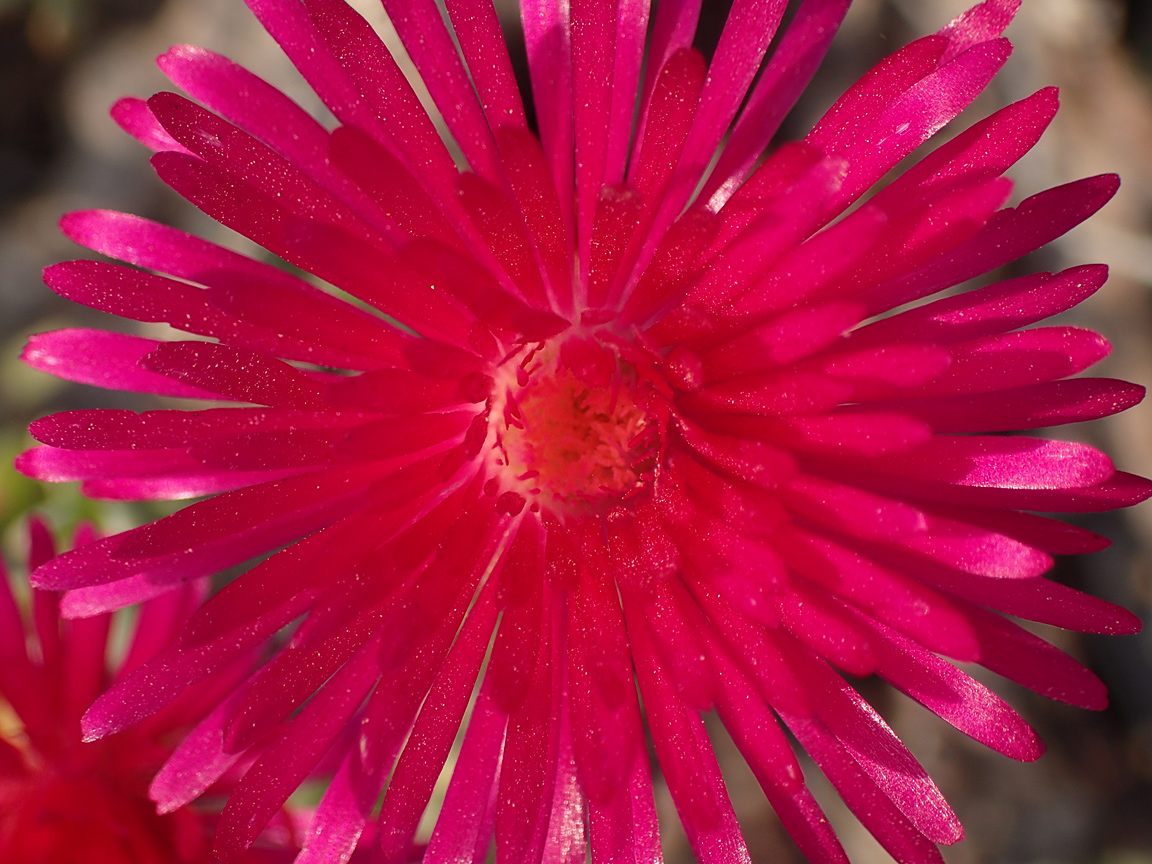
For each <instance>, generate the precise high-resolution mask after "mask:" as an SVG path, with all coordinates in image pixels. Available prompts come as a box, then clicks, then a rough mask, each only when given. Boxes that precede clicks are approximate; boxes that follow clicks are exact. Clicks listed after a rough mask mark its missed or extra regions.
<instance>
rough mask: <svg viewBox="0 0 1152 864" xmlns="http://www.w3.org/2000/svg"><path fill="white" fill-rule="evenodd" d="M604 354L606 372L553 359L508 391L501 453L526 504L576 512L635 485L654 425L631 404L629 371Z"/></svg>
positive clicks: (645, 460) (647, 456)
mask: <svg viewBox="0 0 1152 864" xmlns="http://www.w3.org/2000/svg"><path fill="white" fill-rule="evenodd" d="M604 356H605V357H608V358H610V360H611V365H612V366H613V367H614V368H611V372H610V373H609V372H606V371H605V370H604V369H603V367H602V368H601V369H600V370H598V371H597V372H596V373H595V374H589V373H588V370H580V374H577V373H576V372H573V371H572V370H570V369H569V368H567V367H566V366H565V365H564V364H563V362H562V361H561V360H560V359H559V357H553V358H551V359H550V360H548V361H545V362H542V363H540V364H539V365H537V366H536V367H535V369H534V370H533V371H532V372H531V374H530V375H529V376H528V379H527V381H526V382H525V383H523V384H522V386H519V387H518V388H514V390H513V393H512V398H511V399H510V403H509V410H508V411H507V412H506V416H507V420H508V426H507V428H506V429H505V431H504V432H503V436H502V439H503V440H502V443H503V451H504V457H505V459H506V463H507V466H508V473H509V475H511V477H513V478H515V481H516V482H517V483H518V484H519V488H520V489H521V491H522V492H523V493H524V494H525V495H526V496H529V497H528V500H529V501H530V502H533V501H539V503H540V505H541V506H543V507H548V508H550V509H553V510H556V511H560V512H564V511H571V510H574V509H577V510H578V509H584V508H585V507H587V506H588V505H592V504H595V503H596V502H597V501H600V500H602V499H616V500H619V499H622V498H626V497H628V496H630V495H631V494H633V493H634V492H635V491H636V490H638V489H639V488H640V487H641V486H642V485H643V478H644V475H645V473H646V471H647V470H648V462H649V461H650V452H651V451H652V449H653V447H652V440H653V439H654V437H655V432H656V430H655V429H654V428H652V421H651V418H650V417H649V415H648V413H647V412H646V411H645V410H644V409H642V408H641V407H640V406H638V405H637V404H636V402H635V401H634V398H633V396H634V386H635V382H634V380H633V378H634V376H633V375H632V374H631V373H630V371H629V370H628V369H627V368H626V367H625V368H621V364H619V363H618V361H616V359H615V358H614V357H612V356H611V355H607V354H605V355H604ZM524 379H525V375H524V374H523V373H521V375H520V381H521V382H524ZM590 381H591V383H590Z"/></svg>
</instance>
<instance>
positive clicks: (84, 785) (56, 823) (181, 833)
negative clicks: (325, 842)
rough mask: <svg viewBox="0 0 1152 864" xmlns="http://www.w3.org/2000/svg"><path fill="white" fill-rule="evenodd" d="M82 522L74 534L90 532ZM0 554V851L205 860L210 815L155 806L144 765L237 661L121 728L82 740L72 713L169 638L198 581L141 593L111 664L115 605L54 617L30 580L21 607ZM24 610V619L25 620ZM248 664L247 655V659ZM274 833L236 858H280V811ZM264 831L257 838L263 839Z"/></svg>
mask: <svg viewBox="0 0 1152 864" xmlns="http://www.w3.org/2000/svg"><path fill="white" fill-rule="evenodd" d="M30 536H31V550H30V554H29V566H30V568H31V567H35V566H38V565H40V564H43V563H44V562H45V561H47V560H49V559H51V557H52V554H53V549H52V547H53V543H52V537H51V535H50V534H49V533H48V529H47V528H46V527H45V526H44V524H43V523H42V522H40V521H38V520H34V521H33V522H32V523H31V524H30ZM92 539H93V538H92V534H91V531H90V530H87V529H81V532H80V534H79V536H78V538H77V540H78V545H80V544H83V543H87V542H91V541H92ZM11 589H12V586H11V584H10V581H9V579H8V577H7V574H6V573H4V571H3V568H2V565H0V861H5V862H9V861H11V862H14V864H15V862H19V864H77V862H81V861H83V862H88V864H201V862H203V864H208V862H211V861H213V860H214V858H213V856H212V854H211V848H212V835H213V831H214V827H215V822H216V815H217V814H212V813H210V812H208V811H201V810H198V809H195V808H193V807H180V808H177V809H175V810H173V811H171V812H167V813H164V814H158V813H157V810H156V805H155V804H154V803H153V802H152V801H151V800H150V799H149V797H148V786H149V783H150V782H151V779H152V776H153V775H154V774H155V773H156V771H157V769H158V768H159V767H160V766H161V765H163V764H164V761H165V760H166V759H167V758H168V757H169V756H170V755H171V753H172V750H173V747H174V746H175V745H176V743H177V739H178V738H179V736H180V735H181V734H182V733H184V732H187V730H188V729H189V728H190V724H191V723H192V722H195V719H196V718H197V717H198V716H201V715H203V714H204V713H205V709H206V708H210V707H211V706H212V705H213V704H214V703H215V702H217V701H219V699H220V698H221V696H222V695H223V694H225V693H227V692H228V691H229V690H231V689H232V688H233V687H235V685H236V684H237V683H238V682H239V680H241V679H242V676H239V675H237V674H236V672H237V671H242V670H241V669H239V667H235V666H234V667H233V668H231V669H227V670H225V674H224V675H223V676H222V677H221V678H219V679H217V680H215V681H210V682H207V683H206V684H204V685H201V686H200V687H198V688H193V689H191V690H188V691H185V693H184V694H183V695H182V696H181V697H180V698H179V699H177V700H176V701H174V702H173V703H172V704H171V705H169V706H168V707H166V708H165V709H164V710H162V711H159V712H157V713H156V714H154V715H153V716H152V717H150V718H148V719H147V720H145V721H144V722H143V723H140V724H138V725H137V726H135V727H133V728H132V729H130V730H127V731H124V732H121V733H120V734H118V735H112V736H110V737H108V738H105V739H104V740H102V741H98V742H91V743H84V742H82V741H81V734H80V717H81V715H82V714H83V713H84V711H85V709H86V708H87V707H88V705H90V704H91V702H92V700H93V699H95V698H96V697H97V696H98V695H99V694H100V693H101V692H103V690H104V689H105V688H106V687H107V686H108V685H109V683H110V681H111V682H115V681H119V680H123V679H124V678H125V677H126V676H127V675H129V674H131V673H132V672H133V671H134V670H136V669H138V668H140V667H141V665H142V664H144V663H145V662H147V661H148V660H150V659H151V658H152V657H153V656H155V655H156V653H157V652H158V651H159V650H160V648H161V647H162V646H163V645H164V644H165V643H166V642H168V641H169V640H171V639H173V638H175V637H176V635H177V634H178V633H179V632H180V628H181V627H182V626H183V624H184V622H185V621H186V620H187V618H188V616H189V614H191V612H192V610H193V609H195V607H196V606H197V605H198V604H199V602H200V600H201V599H202V596H201V595H202V592H201V591H200V590H199V589H198V588H196V587H195V586H194V585H193V584H191V583H187V584H185V585H183V586H180V587H179V588H177V589H176V590H174V591H172V592H170V593H168V594H165V595H164V596H163V597H158V598H156V599H154V600H149V601H148V602H147V603H144V604H143V605H142V606H141V607H140V609H139V611H138V615H137V619H136V622H135V624H134V626H132V628H131V636H130V638H129V639H128V641H127V643H126V648H125V653H124V655H123V657H122V658H121V659H120V661H119V662H118V663H117V665H116V668H115V670H114V671H112V672H111V674H110V671H109V668H108V659H109V658H108V654H109V651H110V650H111V648H110V646H109V642H110V639H112V640H113V641H114V638H115V637H114V634H113V632H112V631H113V628H114V627H118V628H124V627H125V626H126V622H125V621H119V622H118V623H116V616H114V615H111V614H104V615H97V616H94V617H91V618H78V619H74V620H64V619H61V617H60V615H59V609H58V599H59V598H58V595H57V594H56V593H54V592H51V591H42V590H39V589H36V588H33V589H32V594H31V605H30V609H29V613H28V615H26V616H25V615H21V612H20V609H19V607H18V605H17V603H16V600H15V597H14V595H13V593H12V590H11ZM25 619H29V620H27V623H25ZM248 665H249V667H250V664H248ZM277 821H278V823H279V824H278V828H277V833H278V834H279V835H281V836H280V840H281V841H284V842H277V843H274V844H268V843H266V844H264V847H263V848H253V849H251V850H249V852H248V853H247V855H246V856H245V857H244V859H243V860H244V861H245V862H250V864H257V862H269V864H271V862H275V861H281V862H283V861H289V860H291V858H292V857H293V851H292V850H293V849H295V848H298V847H295V846H294V845H293V844H292V843H291V840H290V836H291V835H290V833H288V834H286V833H285V832H286V831H287V832H290V831H291V827H292V826H291V823H290V821H288V820H286V819H284V818H281V819H278V820H277ZM271 839H272V833H271V832H270V833H269V835H267V836H266V837H265V840H269V841H271Z"/></svg>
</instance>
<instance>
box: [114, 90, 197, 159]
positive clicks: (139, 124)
mask: <svg viewBox="0 0 1152 864" xmlns="http://www.w3.org/2000/svg"><path fill="white" fill-rule="evenodd" d="M110 113H111V115H112V119H113V120H115V121H116V124H117V125H118V126H119V127H120V128H121V129H123V130H124V131H125V132H127V133H128V134H129V135H131V136H132V137H133V138H135V139H136V140H137V141H139V142H140V143H141V144H143V145H144V146H145V147H147V148H148V149H149V150H154V151H155V152H157V153H159V152H161V151H163V150H175V151H177V152H180V153H187V152H188V150H187V149H186V148H185V147H184V145H183V144H181V143H179V142H178V141H177V140H176V139H175V138H173V137H172V136H171V135H169V134H168V132H167V131H166V130H165V129H164V127H163V126H161V125H160V121H158V120H157V119H156V115H154V114H153V113H152V110H151V109H150V108H149V107H148V103H147V102H146V101H145V100H143V99H136V98H135V97H127V98H124V99H121V100H120V101H119V102H117V103H116V104H115V105H113V106H112V110H111V112H110Z"/></svg>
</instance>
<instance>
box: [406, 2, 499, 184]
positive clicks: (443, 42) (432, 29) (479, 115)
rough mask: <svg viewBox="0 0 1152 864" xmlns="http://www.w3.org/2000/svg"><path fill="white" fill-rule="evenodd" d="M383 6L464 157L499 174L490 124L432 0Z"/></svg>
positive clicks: (489, 174)
mask: <svg viewBox="0 0 1152 864" xmlns="http://www.w3.org/2000/svg"><path fill="white" fill-rule="evenodd" d="M384 8H385V10H386V11H387V12H388V18H389V20H390V21H391V22H392V25H393V26H394V27H395V28H396V32H397V33H398V34H399V35H400V40H401V41H402V42H403V43H404V47H405V49H406V50H407V51H408V55H409V56H410V57H411V58H412V62H413V63H414V64H415V65H416V70H417V71H418V72H419V73H420V78H421V79H422V80H423V81H424V83H425V85H427V87H428V91H429V93H430V94H431V95H432V100H433V101H434V102H435V103H436V107H437V108H438V109H439V110H440V113H441V115H442V116H443V118H444V122H445V123H446V124H447V126H448V131H449V132H450V133H451V134H452V137H453V138H454V139H455V141H456V143H457V145H458V146H459V147H460V149H461V150H462V151H463V152H464V158H465V159H467V160H468V164H469V165H470V166H471V168H472V170H474V171H476V172H477V173H478V174H481V175H482V176H484V177H485V178H487V179H489V180H493V181H496V180H498V179H499V178H500V171H499V168H498V167H497V165H498V163H497V159H496V146H495V142H494V141H493V139H492V130H491V129H490V128H489V126H488V121H487V120H486V119H485V117H484V113H483V110H482V109H481V107H480V103H479V102H478V101H477V99H476V91H475V90H474V89H473V86H472V82H471V81H470V80H469V78H468V71H467V70H466V69H465V68H464V64H463V63H462V62H461V59H460V54H459V52H458V51H457V50H456V46H455V45H454V44H453V42H452V37H451V36H450V35H449V34H448V31H447V29H445V27H444V21H443V19H442V18H441V15H440V10H439V9H438V8H437V6H436V4H435V2H434V0H404V2H399V0H384ZM385 116H387V115H385Z"/></svg>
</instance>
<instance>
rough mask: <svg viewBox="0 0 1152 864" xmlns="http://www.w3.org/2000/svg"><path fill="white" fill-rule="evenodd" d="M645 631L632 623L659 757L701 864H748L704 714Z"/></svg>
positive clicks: (635, 653) (643, 692)
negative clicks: (685, 698) (677, 685)
mask: <svg viewBox="0 0 1152 864" xmlns="http://www.w3.org/2000/svg"><path fill="white" fill-rule="evenodd" d="M645 629H646V628H645V626H644V625H643V624H642V623H640V622H639V621H635V620H630V621H629V636H630V638H631V639H632V650H633V656H634V657H635V658H636V666H637V668H636V672H637V680H638V681H639V684H640V693H641V696H642V698H643V700H644V709H645V716H646V717H647V720H648V728H649V730H650V731H651V733H652V741H653V743H654V744H655V747H656V756H657V758H658V759H659V760H660V767H661V769H662V770H663V772H664V778H665V780H666V781H667V783H668V789H669V791H670V792H671V793H672V800H673V801H674V802H675V803H676V810H677V813H678V814H679V815H680V820H681V822H683V823H684V830H685V832H686V833H687V835H688V842H689V843H690V844H691V846H692V851H693V853H695V855H696V858H697V859H698V860H699V861H701V862H702V864H720V862H725V864H731V862H749V861H751V859H750V858H749V856H748V849H747V846H746V845H745V843H744V837H743V836H742V835H741V833H740V827H739V825H738V824H737V822H736V816H735V814H734V813H733V812H732V804H731V802H730V801H729V800H728V794H727V791H726V790H725V788H724V781H723V779H722V778H721V776H720V769H719V766H718V765H717V764H716V757H715V755H714V754H713V752H712V746H711V744H710V742H709V741H708V736H707V734H706V733H705V731H704V728H703V724H702V723H701V720H700V717H699V715H698V714H697V713H696V712H695V711H692V710H691V709H689V708H688V707H687V706H686V705H685V704H684V703H683V702H682V701H681V700H680V699H679V697H678V696H677V694H676V692H675V689H674V687H673V685H672V682H671V681H670V680H669V679H668V677H667V672H666V670H664V669H663V668H662V664H661V662H660V660H659V658H658V657H657V656H656V654H655V652H654V651H653V648H652V645H651V643H650V642H649V637H648V635H647V633H645V632H644V630H645Z"/></svg>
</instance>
